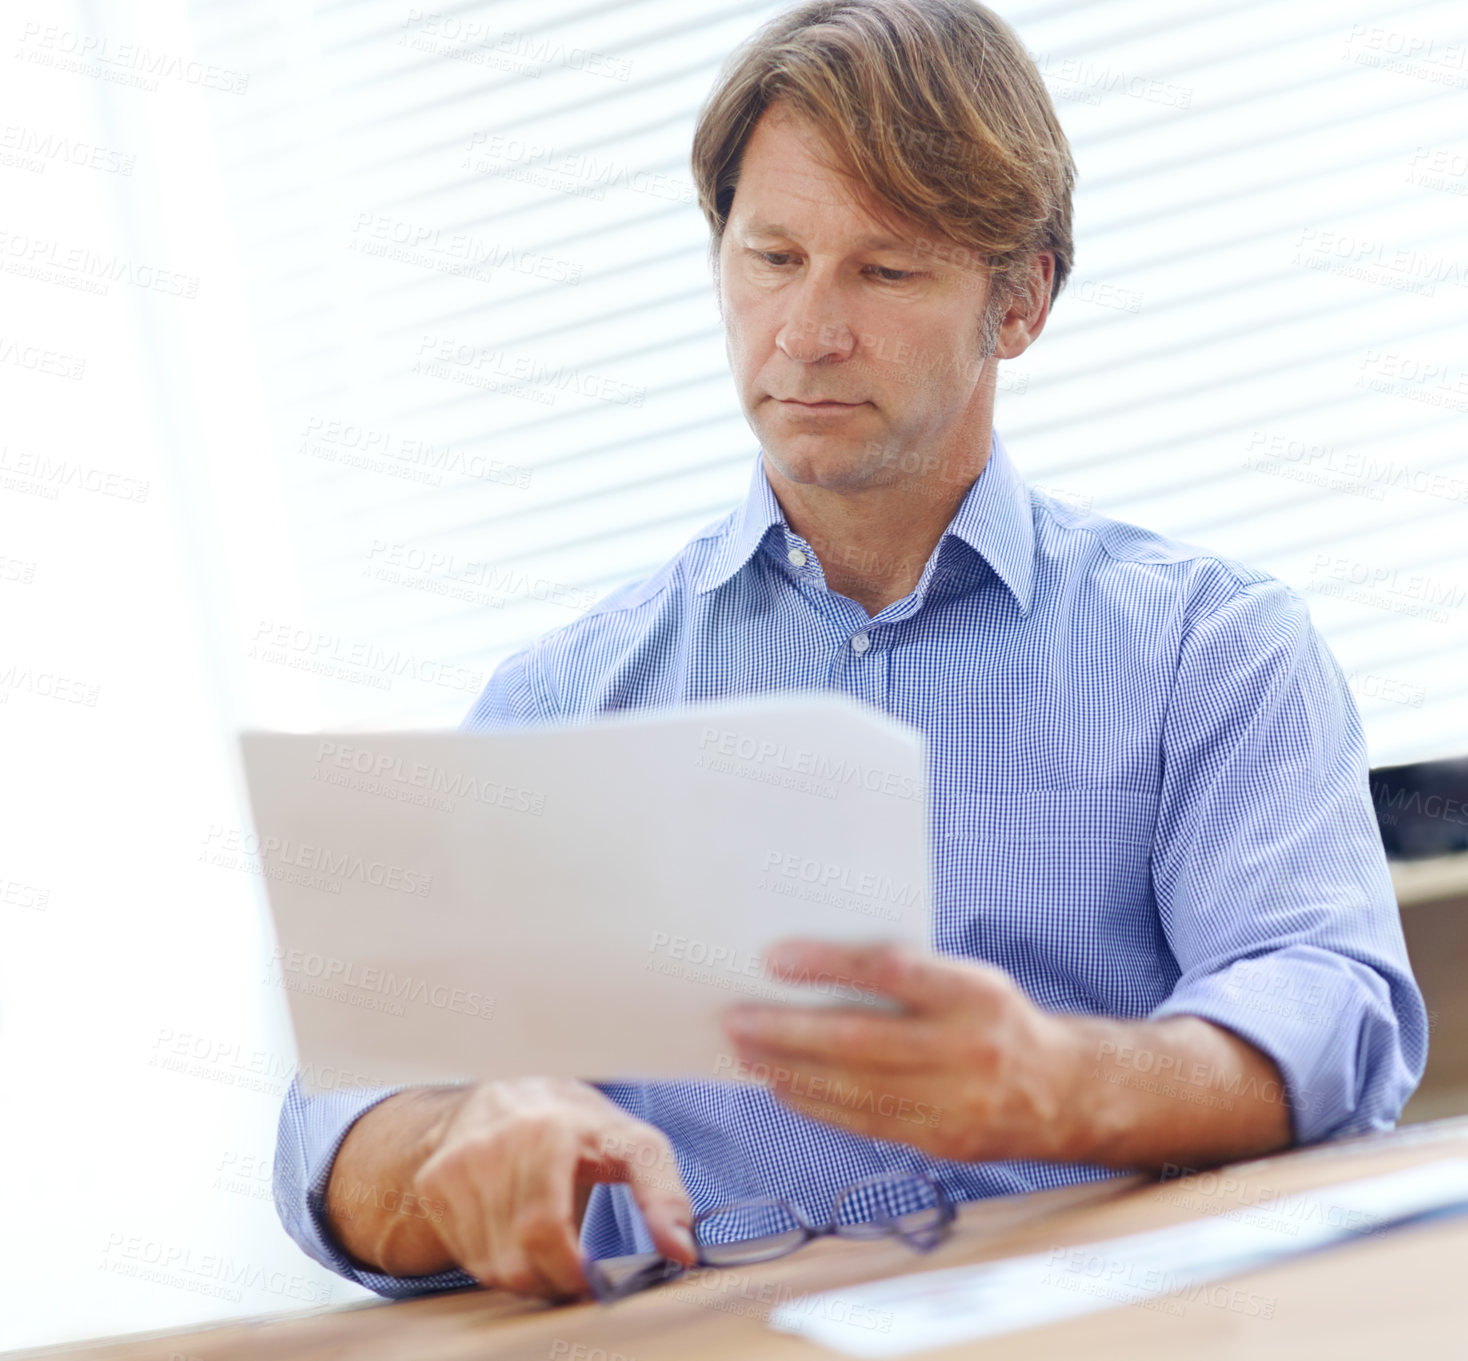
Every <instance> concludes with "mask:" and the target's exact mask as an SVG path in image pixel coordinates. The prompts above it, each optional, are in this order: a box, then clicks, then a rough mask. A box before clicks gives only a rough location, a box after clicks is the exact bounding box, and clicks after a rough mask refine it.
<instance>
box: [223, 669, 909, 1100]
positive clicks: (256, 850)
mask: <svg viewBox="0 0 1468 1361" xmlns="http://www.w3.org/2000/svg"><path fill="white" fill-rule="evenodd" d="M241 744H242V747H243V752H244V761H245V770H246V776H247V779H248V783H249V791H250V801H251V805H252V808H253V812H254V822H255V831H254V834H253V836H252V837H247V838H244V841H245V843H246V844H244V845H242V846H241V847H238V848H237V849H238V850H241V851H243V852H245V853H248V854H250V855H253V856H256V857H257V864H258V869H259V872H260V873H262V874H263V875H264V877H265V882H266V887H267V892H268V894H269V898H270V905H271V910H272V914H273V916H274V919H275V927H276V935H277V941H278V947H279V948H278V950H277V958H276V970H275V976H274V982H275V983H276V984H277V985H278V986H280V987H282V988H283V989H284V990H285V993H286V996H287V998H288V1000H289V1005H290V1013H291V1019H292V1022H293V1024H294V1027H295V1032H296V1041H297V1045H298V1048H299V1054H300V1061H301V1066H302V1080H303V1083H304V1084H305V1085H306V1086H308V1087H309V1088H312V1089H316V1090H320V1089H322V1088H326V1087H336V1086H343V1085H345V1086H355V1085H365V1084H376V1083H399V1082H411V1083H422V1082H441V1081H456V1080H464V1079H475V1078H497V1077H508V1076H513V1075H519V1074H542V1075H547V1076H565V1077H581V1078H587V1079H605V1078H618V1077H627V1078H639V1077H646V1078H652V1077H694V1078H710V1079H718V1078H731V1079H732V1078H739V1077H747V1076H748V1074H746V1073H742V1072H740V1071H739V1070H738V1066H737V1060H736V1058H735V1056H734V1054H733V1052H732V1050H731V1047H730V1046H729V1044H728V1042H727V1041H726V1040H725V1039H724V1037H723V1034H722V1031H721V1030H720V1027H719V1024H718V1021H719V1016H720V1014H721V1013H722V1011H723V1010H724V1009H725V1008H726V1007H728V1006H729V1005H731V1004H732V1003H734V1002H735V1001H738V1000H799V1001H802V1002H806V1003H811V1002H818V1001H819V1002H848V1003H849V1002H853V1001H858V1000H861V998H862V995H863V989H862V988H861V986H860V984H861V981H862V980H846V979H840V978H819V979H811V980H809V983H810V984H811V986H810V987H809V988H806V989H800V990H796V989H794V988H791V987H789V986H786V985H784V984H777V983H774V982H772V981H771V980H770V978H769V976H768V971H767V965H766V961H765V956H766V954H767V952H768V949H769V947H770V946H771V945H773V944H774V942H775V941H777V940H779V939H781V938H784V937H788V936H805V937H814V938H820V939H825V940H831V941H844V942H851V941H867V940H875V939H885V940H894V941H900V942H903V943H906V944H908V945H911V946H916V947H918V948H920V949H924V950H926V949H928V948H930V946H931V911H930V906H929V876H928V828H927V815H926V799H925V791H924V771H925V764H924V763H925V750H924V740H923V737H922V735H921V734H920V733H919V732H917V730H915V729H912V728H909V727H907V726H905V725H902V724H899V723H897V722H895V721H893V720H891V719H888V718H887V717H886V716H884V715H882V714H880V713H879V712H877V711H875V710H872V709H869V708H867V707H866V706H863V705H859V704H857V703H856V702H855V701H851V700H847V699H845V698H843V697H841V696H838V695H831V694H820V695H784V696H778V697H776V696H772V697H768V698H764V699H753V700H744V701H742V702H739V703H732V704H718V705H705V706H699V707H697V708H691V709H683V710H679V711H676V712H665V713H664V714H663V715H661V716H656V715H652V716H649V715H643V716H636V715H632V716H623V717H617V718H614V719H611V720H606V721H601V722H597V723H594V724H589V725H585V726H578V727H572V728H542V729H531V730H523V731H516V732H498V733H351V734H348V733H338V734H317V735H300V734H284V733H262V732H255V733H245V734H243V735H242V737H241Z"/></svg>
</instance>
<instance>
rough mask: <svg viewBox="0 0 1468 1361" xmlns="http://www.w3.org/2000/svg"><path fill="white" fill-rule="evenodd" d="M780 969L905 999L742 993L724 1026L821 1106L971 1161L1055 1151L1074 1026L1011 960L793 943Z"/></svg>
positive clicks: (857, 1127)
mask: <svg viewBox="0 0 1468 1361" xmlns="http://www.w3.org/2000/svg"><path fill="white" fill-rule="evenodd" d="M769 963H770V966H771V974H772V976H773V977H776V978H792V979H798V978H799V977H800V976H802V975H804V976H806V977H810V976H814V975H820V974H825V975H831V976H838V977H839V976H844V977H847V978H851V979H855V980H859V986H860V987H861V988H862V989H863V990H871V991H875V992H878V993H881V994H882V995H884V996H886V997H890V998H891V999H893V1000H894V1001H896V1002H898V1003H900V1004H901V1005H902V1007H903V1012H902V1013H901V1014H898V1015H894V1014H890V1013H882V1012H876V1011H872V1010H870V1009H867V1008H863V1007H840V1008H828V1007H785V1006H767V1007H760V1006H751V1005H747V1004H746V1005H741V1006H736V1007H732V1008H730V1010H729V1011H728V1012H727V1013H726V1019H725V1027H726V1030H727V1031H728V1034H729V1035H730V1037H731V1038H732V1039H733V1040H734V1042H735V1044H736V1045H737V1046H738V1049H739V1054H740V1058H741V1059H742V1060H743V1061H744V1063H745V1064H746V1065H747V1074H748V1075H751V1076H754V1077H756V1078H757V1079H758V1080H759V1081H762V1082H765V1083H766V1084H767V1085H768V1086H769V1087H770V1088H771V1090H772V1091H773V1092H774V1094H775V1095H776V1096H777V1097H779V1098H780V1099H781V1100H782V1101H784V1102H785V1103H786V1104H787V1105H789V1106H790V1107H791V1108H792V1109H794V1110H797V1111H799V1112H800V1113H801V1114H802V1115H807V1116H810V1117H811V1118H813V1119H817V1120H824V1121H826V1122H827V1123H829V1124H832V1125H837V1126H839V1127H840V1128H842V1129H846V1130H850V1131H851V1132H853V1133H857V1134H866V1135H870V1136H871V1137H872V1138H874V1139H888V1140H892V1141H894V1142H898V1143H904V1144H911V1145H913V1146H915V1147H917V1148H921V1149H923V1150H924V1151H925V1152H928V1153H931V1154H933V1155H934V1156H935V1157H940V1158H952V1159H956V1160H961V1161H976V1160H979V1159H986V1160H988V1159H997V1158H1012V1157H1014V1158H1017V1157H1026V1158H1036V1157H1045V1156H1047V1154H1048V1153H1049V1152H1050V1151H1051V1150H1052V1149H1058V1140H1059V1139H1061V1138H1062V1137H1063V1131H1062V1125H1063V1123H1064V1121H1065V1117H1066V1116H1067V1114H1068V1112H1067V1109H1066V1105H1067V1101H1068V1099H1069V1097H1070V1091H1069V1085H1070V1081H1071V1078H1070V1074H1071V1073H1072V1071H1073V1070H1074V1068H1075V1064H1074V1062H1073V1061H1072V1060H1073V1056H1074V1048H1075V1047H1074V1042H1073V1037H1072V1036H1071V1035H1070V1034H1069V1032H1068V1031H1067V1028H1066V1025H1065V1022H1064V1020H1063V1019H1062V1018H1060V1017H1057V1016H1053V1015H1051V1014H1049V1013H1047V1012H1044V1011H1041V1010H1040V1008H1039V1007H1037V1006H1035V1004H1034V1003H1033V1002H1031V1001H1030V1000H1029V998H1028V997H1026V996H1025V994H1024V993H1023V992H1022V991H1021V990H1020V988H1019V986H1018V985H1017V984H1016V983H1014V982H1013V980H1011V979H1010V977H1009V975H1008V974H1006V973H1004V972H1003V970H1001V969H996V968H993V967H992V966H990V965H987V964H979V963H973V962H970V961H967V960H956V959H948V958H942V957H931V956H923V955H919V954H916V953H915V952H912V951H909V950H906V949H902V948H900V947H896V946H888V945H871V946H841V945H830V944H825V943H820V942H814V941H806V942H796V941H791V942H785V943H784V946H783V947H782V948H779V949H777V950H776V951H775V952H773V953H772V954H771V956H770V958H769Z"/></svg>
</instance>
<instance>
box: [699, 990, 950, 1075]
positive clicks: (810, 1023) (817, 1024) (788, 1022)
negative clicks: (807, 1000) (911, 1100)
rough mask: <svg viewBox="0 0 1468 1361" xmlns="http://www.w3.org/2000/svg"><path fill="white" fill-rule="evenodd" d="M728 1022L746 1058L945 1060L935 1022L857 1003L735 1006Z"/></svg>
mask: <svg viewBox="0 0 1468 1361" xmlns="http://www.w3.org/2000/svg"><path fill="white" fill-rule="evenodd" d="M726 1025H727V1027H728V1029H729V1033H730V1034H731V1035H732V1036H733V1037H734V1038H735V1040H736V1041H737V1042H738V1043H739V1047H740V1049H741V1051H743V1052H744V1055H745V1057H753V1056H755V1055H758V1056H759V1057H761V1058H770V1059H773V1058H775V1057H781V1058H788V1059H811V1060H818V1061H825V1062H832V1063H845V1062H849V1061H850V1060H851V1059H852V1058H854V1057H858V1056H859V1057H860V1059H861V1062H862V1064H863V1065H865V1066H869V1067H872V1068H884V1069H890V1070H892V1071H893V1072H911V1071H913V1070H914V1069H916V1068H923V1067H927V1066H929V1065H930V1064H931V1065H938V1064H940V1063H941V1062H942V1060H943V1055H942V1053H941V1051H940V1049H939V1042H940V1040H941V1038H942V1032H941V1031H940V1030H939V1028H938V1027H937V1026H936V1025H935V1024H933V1023H931V1022H929V1021H926V1020H922V1019H919V1018H917V1017H912V1016H875V1015H873V1014H872V1013H871V1012H870V1011H867V1010H866V1009H864V1008H858V1007H841V1008H831V1007H784V1006H782V1007H753V1006H739V1007H734V1008H731V1010H730V1011H729V1013H728V1019H727V1021H726Z"/></svg>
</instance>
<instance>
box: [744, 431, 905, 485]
mask: <svg viewBox="0 0 1468 1361" xmlns="http://www.w3.org/2000/svg"><path fill="white" fill-rule="evenodd" d="M761 447H762V448H763V449H764V451H765V463H766V464H767V465H768V466H770V467H773V468H774V469H775V471H776V472H778V473H779V474H780V476H781V477H783V478H784V479H785V480H786V481H787V482H792V483H795V484H796V485H798V486H802V487H824V488H826V489H828V490H830V491H845V490H850V489H852V488H855V487H864V486H868V485H870V483H871V482H872V481H873V480H874V479H875V478H876V477H877V476H878V475H879V473H880V471H881V469H880V465H878V466H876V467H874V466H873V459H872V456H871V453H870V451H869V450H868V448H867V444H866V441H864V440H839V439H836V438H834V437H832V436H830V435H827V436H824V437H820V438H813V437H811V436H800V437H797V438H796V439H793V440H788V439H787V440H781V441H780V442H779V443H778V444H776V443H773V442H770V441H764V442H762V444H761Z"/></svg>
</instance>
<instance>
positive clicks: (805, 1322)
mask: <svg viewBox="0 0 1468 1361" xmlns="http://www.w3.org/2000/svg"><path fill="white" fill-rule="evenodd" d="M1176 1184H1177V1185H1178V1186H1179V1187H1180V1188H1185V1187H1186V1186H1187V1184H1188V1183H1187V1181H1179V1182H1178V1183H1176ZM1449 1209H1465V1210H1468V1160H1464V1159H1461V1158H1444V1159H1441V1160H1438V1161H1436V1162H1431V1163H1425V1164H1423V1165H1422V1166H1419V1167H1412V1168H1408V1169H1406V1170H1405V1171H1401V1172H1390V1173H1387V1174H1385V1175H1383V1176H1378V1177H1366V1178H1363V1179H1361V1180H1359V1181H1349V1182H1341V1183H1339V1184H1337V1185H1335V1186H1325V1187H1321V1188H1320V1189H1319V1190H1315V1191H1307V1192H1303V1193H1301V1194H1299V1195H1293V1196H1286V1197H1281V1198H1279V1199H1269V1200H1268V1201H1267V1202H1265V1203H1262V1204H1257V1205H1249V1206H1244V1207H1240V1208H1236V1209H1232V1210H1229V1211H1225V1212H1224V1213H1221V1214H1217V1215H1211V1216H1208V1217H1206V1218H1202V1219H1196V1220H1192V1221H1189V1222H1188V1223H1186V1224H1178V1225H1175V1226H1174V1227H1172V1228H1167V1229H1157V1230H1154V1231H1153V1232H1150V1233H1140V1234H1133V1235H1131V1236H1130V1237H1126V1238H1113V1239H1109V1240H1107V1241H1104V1242H1098V1243H1086V1244H1081V1245H1077V1246H1071V1247H1064V1246H1057V1247H1055V1248H1054V1249H1052V1250H1051V1251H1049V1252H1042V1253H1033V1254H1030V1255H1027V1256H1024V1257H1010V1258H1006V1259H1004V1260H1001V1261H997V1262H983V1263H980V1264H978V1265H976V1266H963V1267H952V1268H949V1269H946V1270H942V1271H920V1272H915V1273H914V1274H912V1275H909V1276H898V1277H894V1278H893V1279H891V1280H886V1281H876V1282H873V1283H872V1284H870V1285H860V1286H852V1287H851V1288H850V1289H846V1290H837V1291H829V1292H826V1293H823V1294H819V1295H806V1296H802V1297H801V1298H799V1299H794V1300H790V1301H789V1302H788V1303H786V1304H784V1305H781V1306H780V1307H779V1308H778V1309H776V1310H775V1311H774V1312H773V1313H772V1314H771V1315H770V1318H769V1325H770V1327H771V1328H775V1329H777V1330H779V1331H781V1332H788V1333H798V1334H800V1335H802V1336H804V1337H807V1338H809V1339H810V1340H811V1341H813V1342H819V1343H821V1344H822V1345H823V1346H826V1347H829V1348H831V1349H832V1350H834V1351H838V1352H842V1353H844V1354H845V1355H847V1356H857V1357H892V1356H907V1355H909V1354H910V1353H914V1352H924V1351H930V1350H933V1349H935V1348H939V1347H951V1346H953V1345H955V1344H956V1343H960V1342H972V1341H977V1340H979V1339H981V1338H986V1337H995V1336H997V1335H999V1334H1001V1333H1012V1332H1018V1331H1020V1330H1021V1329H1024V1328H1037V1327H1040V1326H1041V1325H1042V1324H1047V1323H1058V1322H1060V1321H1062V1320H1064V1319H1069V1318H1077V1317H1079V1316H1081V1315H1083V1314H1093V1313H1097V1312H1099V1311H1100V1310H1103V1309H1111V1308H1114V1307H1116V1306H1117V1305H1123V1304H1129V1305H1133V1306H1136V1307H1141V1308H1156V1309H1168V1310H1171V1311H1172V1312H1180V1311H1181V1310H1184V1309H1187V1308H1190V1307H1195V1306H1196V1307H1201V1306H1206V1305H1214V1306H1216V1307H1219V1308H1223V1309H1229V1310H1233V1311H1235V1312H1236V1313H1238V1314H1240V1315H1242V1316H1251V1315H1252V1316H1253V1317H1272V1313H1273V1305H1274V1301H1273V1298H1272V1297H1271V1296H1268V1295H1265V1294H1261V1293H1260V1292H1259V1291H1257V1290H1242V1289H1233V1288H1231V1287H1229V1286H1227V1285H1223V1284H1218V1282H1220V1281H1222V1280H1223V1279H1224V1278H1225V1277H1229V1276H1237V1275H1240V1274H1242V1273H1244V1272H1248V1271H1252V1270H1254V1269H1255V1268H1257V1267H1260V1266H1264V1265H1266V1264H1268V1263H1270V1262H1273V1261H1275V1260H1277V1259H1279V1258H1283V1257H1290V1256H1294V1255H1296V1254H1298V1253H1302V1252H1307V1251H1310V1250H1312V1249H1315V1248H1320V1247H1324V1246H1326V1245H1328V1244H1331V1243H1335V1242H1340V1241H1344V1240H1350V1239H1358V1238H1363V1237H1370V1236H1374V1235H1376V1234H1379V1233H1383V1232H1385V1231H1387V1230H1388V1229H1389V1228H1390V1227H1391V1226H1392V1225H1394V1224H1400V1223H1402V1222H1403V1221H1405V1220H1408V1219H1412V1218H1416V1217H1418V1216H1421V1215H1426V1214H1429V1213H1433V1212H1437V1211H1442V1210H1449Z"/></svg>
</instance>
